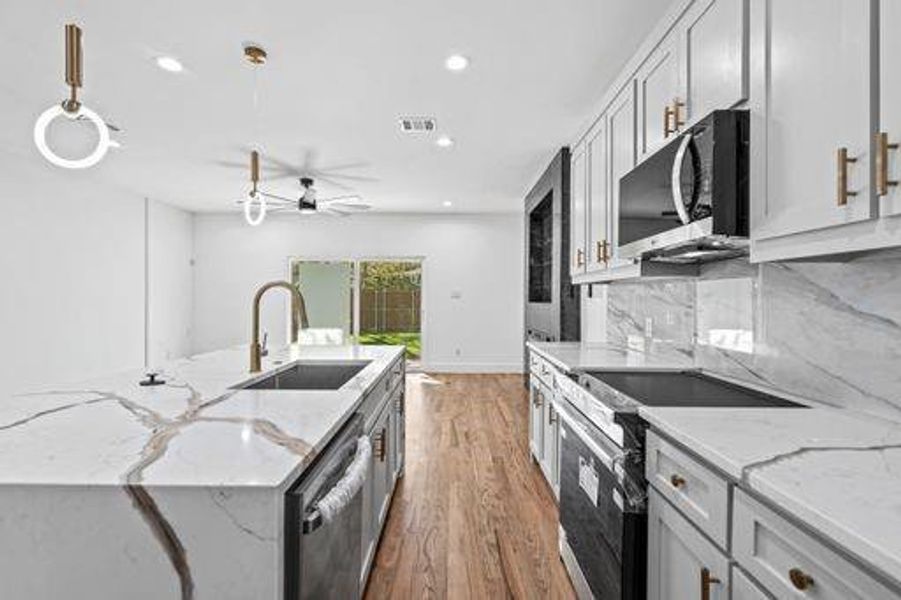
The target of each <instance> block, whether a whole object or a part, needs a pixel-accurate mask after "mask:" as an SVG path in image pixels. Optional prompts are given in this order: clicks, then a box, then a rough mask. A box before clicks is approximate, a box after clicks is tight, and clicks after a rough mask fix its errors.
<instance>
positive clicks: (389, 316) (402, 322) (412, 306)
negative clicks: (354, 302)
mask: <svg viewBox="0 0 901 600" xmlns="http://www.w3.org/2000/svg"><path fill="white" fill-rule="evenodd" d="M421 301H422V297H421V292H420V290H363V291H362V292H361V293H360V332H361V333H385V332H415V331H419V328H420V325H421V324H420V314H419V313H420V306H421Z"/></svg>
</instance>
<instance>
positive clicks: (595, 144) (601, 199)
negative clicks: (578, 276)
mask: <svg viewBox="0 0 901 600" xmlns="http://www.w3.org/2000/svg"><path fill="white" fill-rule="evenodd" d="M609 167H610V165H609V162H608V152H607V118H606V116H602V117H601V118H600V119H599V120H598V123H597V125H595V128H594V129H593V130H592V131H591V134H590V137H589V140H588V234H587V235H588V244H587V246H588V247H587V248H586V252H587V255H588V256H587V257H586V261H585V262H586V265H587V267H586V268H587V270H588V271H601V270H604V269H606V268H607V262H608V259H609V251H610V247H609V240H610V231H609V222H608V214H609V205H610V203H609V202H608V199H609V192H610V190H609V187H610V186H609V176H608V174H609V172H610V169H609Z"/></svg>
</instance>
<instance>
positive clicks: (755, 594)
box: [732, 565, 773, 600]
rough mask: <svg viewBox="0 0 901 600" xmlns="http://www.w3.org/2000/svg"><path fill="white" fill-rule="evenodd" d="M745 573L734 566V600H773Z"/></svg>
mask: <svg viewBox="0 0 901 600" xmlns="http://www.w3.org/2000/svg"><path fill="white" fill-rule="evenodd" d="M772 598H773V597H772V596H770V595H769V594H767V593H766V592H764V591H763V590H762V589H760V588H759V587H758V586H757V584H756V583H754V582H753V581H751V579H750V578H749V577H748V576H747V575H745V572H744V571H742V570H741V569H739V568H738V567H736V566H735V565H732V600H772Z"/></svg>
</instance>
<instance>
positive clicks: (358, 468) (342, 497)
mask: <svg viewBox="0 0 901 600" xmlns="http://www.w3.org/2000/svg"><path fill="white" fill-rule="evenodd" d="M371 458H372V445H371V443H370V442H369V436H365V435H364V436H362V437H360V438H359V439H358V440H357V453H356V456H354V459H353V462H351V463H350V465H348V466H347V469H346V470H345V471H344V475H343V476H342V477H341V479H340V480H339V481H338V482H337V483H336V484H335V486H334V487H333V488H332V489H330V490H329V491H328V493H327V494H326V495H325V496H323V497H322V498H321V499H320V500H319V502H317V503H316V507H315V508H314V509H313V510H311V511H309V512H308V513H307V514H306V515H305V516H304V518H303V521H302V523H301V530H302V531H303V534H304V535H307V534H309V533H313V532H314V531H316V530H317V529H319V527H320V526H321V525H323V524H324V523H329V522H331V521H332V520H333V519H334V518H335V517H336V516H337V515H338V514H339V513H340V512H341V511H342V510H344V509H345V508H346V507H347V505H349V504H350V502H351V500H353V498H354V496H356V495H357V492H359V491H360V489H362V487H363V484H364V483H365V482H366V479H367V477H368V475H369V460H370V459H371Z"/></svg>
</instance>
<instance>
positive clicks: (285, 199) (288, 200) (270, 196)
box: [259, 190, 297, 204]
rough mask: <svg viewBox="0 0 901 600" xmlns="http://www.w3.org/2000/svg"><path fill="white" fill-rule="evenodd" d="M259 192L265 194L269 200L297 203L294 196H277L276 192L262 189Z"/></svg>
mask: <svg viewBox="0 0 901 600" xmlns="http://www.w3.org/2000/svg"><path fill="white" fill-rule="evenodd" d="M259 192H260V194H262V195H263V196H265V197H266V198H268V199H270V200H278V201H281V202H288V203H290V204H297V200H296V199H295V198H288V197H287V196H279V195H278V194H270V193H269V192H264V191H263V190H259Z"/></svg>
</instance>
